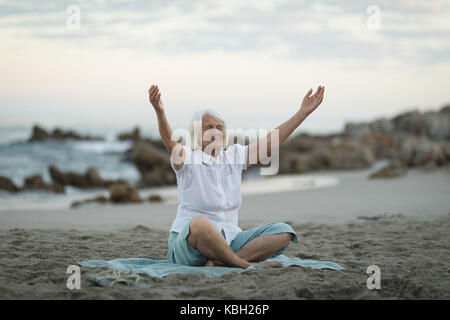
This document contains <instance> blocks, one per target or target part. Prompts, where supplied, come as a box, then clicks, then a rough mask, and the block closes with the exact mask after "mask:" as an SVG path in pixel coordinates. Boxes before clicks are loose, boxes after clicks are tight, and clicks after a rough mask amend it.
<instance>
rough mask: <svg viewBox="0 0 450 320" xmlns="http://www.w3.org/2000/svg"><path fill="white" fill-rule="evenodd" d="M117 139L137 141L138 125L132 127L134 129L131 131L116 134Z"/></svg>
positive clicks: (139, 137)
mask: <svg viewBox="0 0 450 320" xmlns="http://www.w3.org/2000/svg"><path fill="white" fill-rule="evenodd" d="M117 139H118V140H120V141H124V140H131V141H138V140H141V132H140V130H139V128H138V127H136V128H134V130H133V131H132V132H131V133H128V132H124V133H121V134H119V135H118V136H117Z"/></svg>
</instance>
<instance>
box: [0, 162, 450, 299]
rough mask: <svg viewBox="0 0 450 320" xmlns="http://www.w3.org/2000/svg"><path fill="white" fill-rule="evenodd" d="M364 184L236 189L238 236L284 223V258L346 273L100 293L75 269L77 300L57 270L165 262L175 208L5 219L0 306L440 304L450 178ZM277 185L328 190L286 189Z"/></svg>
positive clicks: (449, 283)
mask: <svg viewBox="0 0 450 320" xmlns="http://www.w3.org/2000/svg"><path fill="white" fill-rule="evenodd" d="M369 174H370V170H368V169H365V170H351V171H325V172H317V173H310V174H308V175H302V177H303V180H295V177H294V176H291V178H290V180H289V176H285V177H284V178H285V180H284V182H283V181H280V180H278V182H277V186H275V185H274V184H273V183H272V184H271V182H270V180H268V182H269V185H270V184H271V185H272V188H271V189H270V190H272V191H271V192H269V191H270V190H266V191H264V190H265V189H264V188H263V187H260V189H259V190H258V191H255V189H254V188H253V189H252V188H251V186H248V185H246V184H243V187H242V189H243V199H242V207H241V210H240V213H239V221H240V222H239V225H240V227H241V228H242V229H246V228H250V227H253V226H257V225H261V224H264V223H270V222H277V221H282V222H287V223H289V224H290V225H292V226H293V228H294V230H295V231H296V232H297V235H298V237H299V243H298V244H294V243H291V244H290V246H289V248H288V249H287V251H286V252H285V255H287V256H291V257H298V258H301V259H314V260H325V261H332V262H336V263H338V264H340V265H342V266H343V267H344V268H345V269H344V270H341V271H333V270H326V269H324V270H314V269H311V268H301V267H288V268H280V269H271V268H264V269H259V270H252V271H248V272H245V273H236V272H232V273H229V274H226V275H224V276H221V277H217V278H207V277H205V276H203V275H198V274H184V275H169V276H167V277H164V278H154V277H149V278H148V281H149V282H150V283H151V284H152V287H151V288H146V289H139V288H115V289H109V288H104V287H99V286H96V285H94V284H93V283H91V282H88V281H87V280H86V279H85V277H84V275H85V274H86V273H88V272H94V271H101V270H103V269H99V268H87V267H82V268H81V272H82V280H81V289H80V290H77V289H74V290H69V289H68V288H67V287H66V281H67V277H68V274H67V273H66V270H67V267H68V266H69V265H73V264H76V262H77V261H82V260H91V259H104V260H109V259H115V258H126V257H143V258H151V259H166V254H167V240H168V231H169V227H170V224H171V222H172V220H173V219H174V217H175V214H176V202H174V201H173V199H172V200H170V199H169V201H167V202H163V203H142V204H126V205H97V206H89V207H80V208H76V209H69V208H64V209H42V208H41V209H7V210H2V211H0V222H1V223H0V237H1V245H0V246H1V247H0V248H1V249H0V252H1V254H0V256H1V258H0V277H1V281H0V298H1V299H449V298H450V269H449V261H450V250H449V249H450V235H449V232H448V230H449V227H450V197H449V196H448V195H449V194H450V192H449V191H450V168H449V167H448V166H444V167H441V168H438V169H429V170H427V169H423V168H420V169H410V170H409V171H408V174H407V175H406V176H402V177H398V178H391V179H368V175H369ZM282 177H283V176H282ZM308 177H309V178H308ZM267 179H270V178H267ZM286 179H288V180H289V181H291V182H292V181H303V182H305V183H307V181H322V182H323V181H337V183H336V184H333V183H332V184H328V185H326V184H325V185H322V186H320V187H310V188H307V187H305V184H302V185H300V186H298V187H297V188H295V187H293V186H292V183H291V185H289V183H288V182H287V180H286ZM305 179H306V180H305ZM308 179H309V180H308ZM286 185H287V187H289V188H291V189H290V190H286V189H283V188H287V187H286ZM283 186H284V187H283ZM246 188H247V189H246ZM170 190H172V191H170ZM245 190H247V191H245ZM249 190H250V191H249ZM252 190H253V191H252ZM276 190H278V192H275V191H276ZM171 193H172V194H173V189H169V191H167V192H166V193H165V194H166V195H167V196H168V197H169V196H170V194H171ZM169 198H170V197H169ZM371 265H376V266H378V267H379V268H380V272H381V288H380V289H372V290H369V289H368V287H367V283H366V281H367V278H368V277H369V276H370V274H368V273H366V271H367V267H369V266H371ZM97 269H98V270H97Z"/></svg>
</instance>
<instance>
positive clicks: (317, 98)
mask: <svg viewBox="0 0 450 320" xmlns="http://www.w3.org/2000/svg"><path fill="white" fill-rule="evenodd" d="M324 92H325V87H322V86H319V87H318V88H317V91H316V92H315V93H314V94H313V95H311V94H312V89H310V90H309V91H308V92H307V93H306V96H305V97H304V98H303V101H302V104H301V107H300V109H299V110H298V111H297V112H296V113H295V114H294V115H293V116H292V117H291V118H290V119H289V120H287V121H286V122H284V123H283V124H281V125H279V126H278V127H276V128H275V129H274V130H278V145H274V146H272V139H271V135H272V132H273V130H272V131H271V132H270V133H269V134H268V135H267V136H266V137H264V138H261V139H258V140H256V141H253V142H252V143H250V144H249V146H248V154H249V155H248V157H247V166H250V165H252V164H255V163H250V161H249V159H257V163H259V162H260V157H259V152H258V146H259V145H267V149H266V150H267V155H268V156H270V154H271V152H270V150H271V148H272V147H273V148H279V146H280V145H281V144H282V143H283V142H284V141H285V140H286V139H287V138H288V137H289V136H290V135H291V133H292V132H293V131H294V130H295V129H296V128H297V127H298V126H299V125H300V124H301V123H302V122H303V120H305V119H306V117H308V116H309V115H310V114H311V113H312V112H313V111H314V110H315V109H316V108H317V107H318V106H319V105H320V104H321V103H322V100H323V94H324ZM255 154H256V157H255ZM252 157H253V158H252Z"/></svg>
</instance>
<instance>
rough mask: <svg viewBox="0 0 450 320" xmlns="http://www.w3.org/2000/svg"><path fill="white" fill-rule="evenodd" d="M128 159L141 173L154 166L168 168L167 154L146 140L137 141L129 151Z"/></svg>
mask: <svg viewBox="0 0 450 320" xmlns="http://www.w3.org/2000/svg"><path fill="white" fill-rule="evenodd" d="M128 160H129V161H131V162H133V163H134V164H135V165H136V167H137V169H138V170H139V172H140V173H141V174H143V173H145V172H147V171H150V170H152V169H154V168H156V167H160V166H165V167H168V168H170V162H169V155H168V154H167V152H166V151H163V150H161V149H159V148H157V147H155V146H154V145H153V144H151V143H149V142H147V141H138V142H137V143H135V144H134V146H133V148H132V149H131V151H130V152H129V155H128Z"/></svg>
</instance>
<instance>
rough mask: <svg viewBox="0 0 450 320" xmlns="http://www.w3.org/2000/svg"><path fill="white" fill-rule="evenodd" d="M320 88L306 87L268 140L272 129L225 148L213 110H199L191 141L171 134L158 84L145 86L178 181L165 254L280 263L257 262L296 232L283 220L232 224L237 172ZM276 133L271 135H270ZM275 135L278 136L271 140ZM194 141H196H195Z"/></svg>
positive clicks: (179, 258) (301, 113)
mask: <svg viewBox="0 0 450 320" xmlns="http://www.w3.org/2000/svg"><path fill="white" fill-rule="evenodd" d="M324 90H325V88H324V87H322V86H319V87H318V88H317V91H316V92H315V93H314V94H312V92H313V90H312V89H310V90H309V91H308V92H307V94H306V96H305V97H304V99H303V101H302V104H301V107H300V109H299V110H298V111H297V112H296V113H295V114H294V115H293V116H292V117H291V118H290V119H289V120H287V121H286V122H284V123H283V124H281V125H280V126H278V127H277V128H276V129H274V130H278V139H275V143H276V145H271V143H273V140H274V139H271V134H272V133H274V131H273V130H272V131H271V132H270V133H269V134H268V135H267V136H266V137H263V138H260V139H258V140H256V141H253V142H251V143H250V144H249V145H246V146H242V145H240V144H233V145H230V146H229V147H228V148H225V147H226V145H227V144H226V139H225V137H226V135H225V133H226V131H225V122H224V120H223V119H222V118H221V117H220V116H219V115H217V114H216V113H214V112H211V111H207V112H204V113H203V114H200V116H199V120H200V121H201V131H200V133H201V136H200V137H198V138H199V139H196V137H194V138H193V139H194V143H193V144H192V145H191V146H187V145H181V144H180V143H179V142H178V141H177V140H175V139H172V129H171V128H170V125H169V123H168V121H167V118H166V116H165V114H164V106H163V103H162V100H161V93H160V91H159V88H158V86H156V85H152V86H151V88H150V90H149V98H150V102H151V104H152V105H153V107H154V109H155V111H156V115H157V118H158V127H159V133H160V135H161V138H162V140H163V143H164V146H165V147H166V149H167V151H168V152H169V154H170V163H171V166H172V168H173V170H174V171H175V174H176V178H177V186H178V202H179V205H178V210H177V215H176V218H175V220H174V222H173V223H172V226H171V228H170V234H169V243H168V244H169V251H168V254H167V259H168V260H169V261H170V262H173V263H180V264H184V265H190V266H230V267H238V268H248V267H249V266H251V265H254V264H264V265H268V266H271V267H280V266H281V264H280V263H277V262H265V263H263V262H261V261H263V260H266V259H268V258H271V257H274V256H277V255H279V254H281V253H282V252H283V251H284V250H286V248H287V247H288V244H289V242H290V241H293V242H297V241H298V240H297V235H296V234H295V232H294V230H293V229H292V228H291V226H289V225H288V224H286V223H281V222H278V223H271V224H267V225H263V226H258V227H255V228H251V229H249V230H245V231H242V230H241V229H240V228H239V226H238V211H239V208H240V205H241V190H240V187H241V176H242V170H246V169H247V168H248V167H249V166H250V165H252V164H253V163H252V162H254V161H249V159H256V160H257V161H256V162H257V163H260V160H261V159H260V158H259V157H260V155H259V152H258V146H261V145H263V144H265V145H266V146H267V149H266V150H269V151H270V150H273V148H278V146H279V145H280V144H281V143H283V141H285V140H286V139H287V138H288V137H289V135H290V134H291V133H292V132H293V131H294V130H295V129H296V128H297V127H298V126H299V125H300V124H301V123H302V122H303V120H305V118H306V117H307V116H308V115H309V114H311V112H313V111H314V110H315V109H316V108H317V107H318V106H319V105H320V103H321V102H322V99H323V95H324ZM274 136H275V137H276V135H275V134H274ZM276 140H278V141H276ZM196 144H197V145H196Z"/></svg>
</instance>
